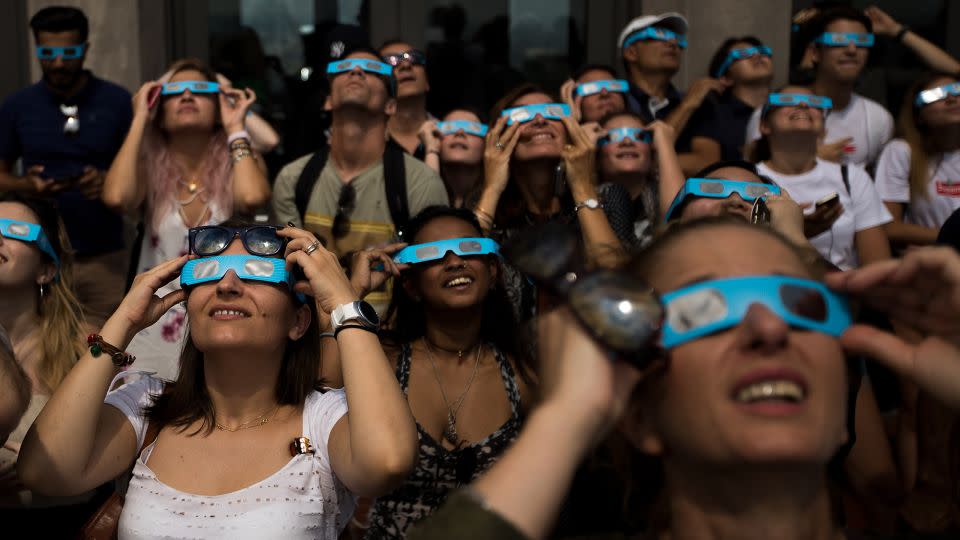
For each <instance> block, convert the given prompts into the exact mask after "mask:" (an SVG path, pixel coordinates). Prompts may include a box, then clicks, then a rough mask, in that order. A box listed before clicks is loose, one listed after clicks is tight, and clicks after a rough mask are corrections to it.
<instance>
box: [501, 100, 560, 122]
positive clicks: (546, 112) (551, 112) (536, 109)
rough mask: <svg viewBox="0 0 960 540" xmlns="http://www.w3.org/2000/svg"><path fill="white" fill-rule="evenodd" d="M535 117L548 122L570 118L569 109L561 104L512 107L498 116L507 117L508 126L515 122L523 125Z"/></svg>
mask: <svg viewBox="0 0 960 540" xmlns="http://www.w3.org/2000/svg"><path fill="white" fill-rule="evenodd" d="M537 115H539V116H541V117H543V118H546V119H548V120H560V119H562V118H563V117H565V116H570V107H569V106H568V105H565V104H562V103H538V104H536V105H523V106H521V107H513V108H512V109H507V110H505V111H503V112H502V113H500V116H506V117H507V125H508V126H509V125H512V124H515V123H517V122H520V123H522V124H525V123H527V122H530V121H532V120H533V119H535V118H536V117H537Z"/></svg>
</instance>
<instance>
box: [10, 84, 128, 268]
mask: <svg viewBox="0 0 960 540" xmlns="http://www.w3.org/2000/svg"><path fill="white" fill-rule="evenodd" d="M87 76H88V77H89V78H88V80H87V84H86V85H85V86H84V87H83V89H82V90H80V92H79V93H77V95H75V96H73V97H71V98H69V99H66V100H64V99H62V98H61V97H60V96H58V95H56V94H54V93H53V92H52V91H51V90H50V89H49V88H47V85H46V84H45V83H44V82H43V81H40V82H38V83H36V84H34V85H32V86H29V87H27V88H24V89H23V90H20V91H19V92H16V93H15V94H13V95H12V96H10V97H9V98H7V100H6V101H4V102H3V104H2V105H0V159H3V160H4V161H6V162H7V163H9V164H11V165H12V164H13V163H14V162H15V161H16V160H17V159H18V158H22V159H23V167H24V170H26V169H27V168H29V167H31V166H33V165H43V167H44V172H43V173H42V176H47V177H51V178H63V177H69V176H73V175H79V174H82V173H83V169H84V167H88V166H90V167H96V168H97V169H100V170H102V171H104V172H106V171H107V170H108V169H109V168H110V164H111V163H112V162H113V158H114V156H116V155H117V152H118V151H119V150H120V145H121V144H123V140H124V138H125V137H126V136H127V130H128V129H129V128H130V123H131V121H132V120H133V109H132V108H131V104H130V93H129V92H127V91H126V90H125V89H123V88H122V87H120V86H118V85H116V84H113V83H111V82H108V81H104V80H102V79H98V78H96V77H94V76H93V74H91V73H90V72H87ZM61 104H63V105H76V106H77V114H78V118H79V120H80V129H79V131H78V132H77V133H75V134H71V135H67V134H65V133H64V132H63V126H64V123H65V122H66V120H67V117H66V116H64V114H63V113H62V112H61V111H60V105H61ZM56 202H57V206H58V209H59V211H60V216H61V217H62V218H63V222H64V224H65V225H66V228H67V234H68V236H69V237H70V243H71V244H72V245H73V248H74V249H75V250H76V252H77V255H79V256H85V255H97V254H101V253H108V252H111V251H116V250H118V249H122V248H123V218H122V217H121V216H119V215H118V214H116V213H114V212H112V211H111V210H110V209H108V208H107V207H106V206H105V205H104V204H103V203H102V202H101V201H100V199H96V200H89V199H87V198H85V197H84V196H83V195H82V194H81V193H80V191H79V190H78V189H71V190H67V191H63V192H61V193H60V194H58V195H57V196H56Z"/></svg>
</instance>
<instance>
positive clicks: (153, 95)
mask: <svg viewBox="0 0 960 540" xmlns="http://www.w3.org/2000/svg"><path fill="white" fill-rule="evenodd" d="M162 90H163V87H162V86H155V87H153V88H151V89H150V93H149V94H148V95H147V108H148V109H152V108H153V106H154V105H156V104H157V100H159V99H160V92H161V91H162Z"/></svg>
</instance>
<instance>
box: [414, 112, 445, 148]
mask: <svg viewBox="0 0 960 540" xmlns="http://www.w3.org/2000/svg"><path fill="white" fill-rule="evenodd" d="M417 136H418V137H419V138H420V143H421V144H423V149H424V150H425V151H426V152H427V153H428V154H429V153H430V152H437V153H438V152H440V137H441V134H440V131H439V130H438V129H437V123H436V122H434V121H433V120H427V121H426V122H424V123H422V124H420V131H418V132H417Z"/></svg>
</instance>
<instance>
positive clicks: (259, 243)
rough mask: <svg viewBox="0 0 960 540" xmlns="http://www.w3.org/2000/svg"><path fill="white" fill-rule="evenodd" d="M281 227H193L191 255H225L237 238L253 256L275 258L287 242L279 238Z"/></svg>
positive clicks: (190, 240) (190, 239)
mask: <svg viewBox="0 0 960 540" xmlns="http://www.w3.org/2000/svg"><path fill="white" fill-rule="evenodd" d="M277 229H279V227H276V226H273V225H255V226H252V227H223V226H220V225H205V226H203V227H193V228H191V229H190V231H189V233H188V238H189V243H190V253H194V254H196V255H199V256H201V257H211V256H214V255H218V254H220V253H223V251H224V250H225V249H227V247H228V246H229V245H230V242H233V239H234V238H236V237H237V236H239V237H240V240H241V241H242V242H243V247H244V249H246V250H247V252H248V253H250V254H252V255H259V256H261V257H273V256H275V255H277V254H278V253H280V252H281V251H282V250H283V248H284V246H285V245H286V240H285V239H283V238H281V237H280V236H277Z"/></svg>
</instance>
